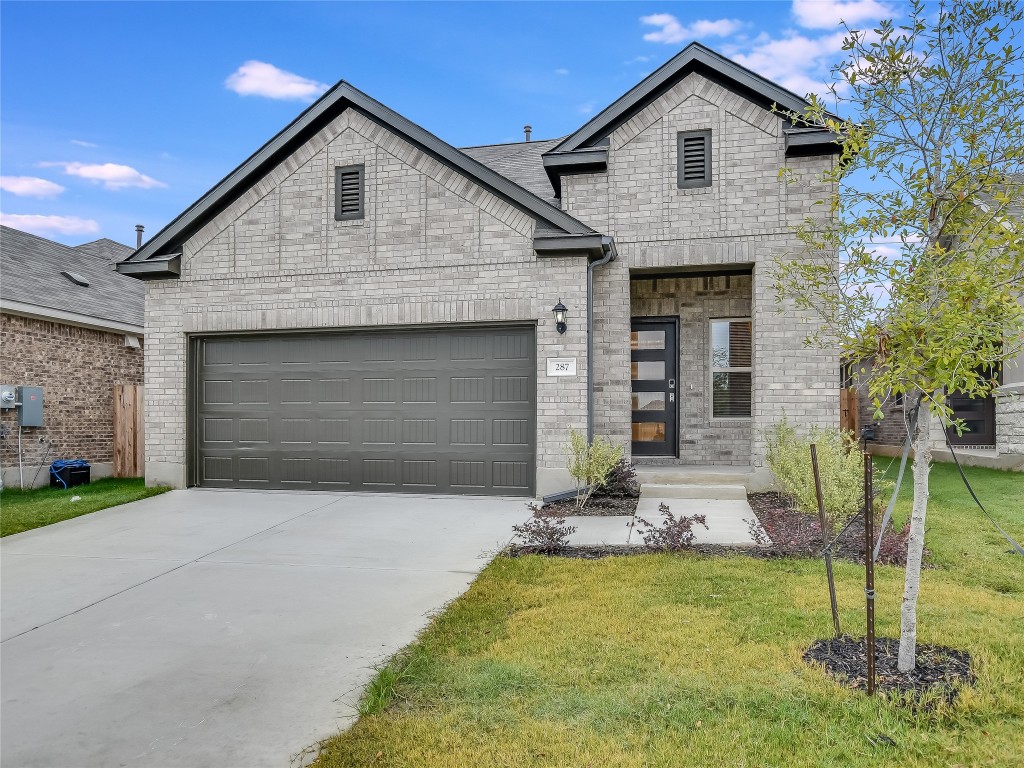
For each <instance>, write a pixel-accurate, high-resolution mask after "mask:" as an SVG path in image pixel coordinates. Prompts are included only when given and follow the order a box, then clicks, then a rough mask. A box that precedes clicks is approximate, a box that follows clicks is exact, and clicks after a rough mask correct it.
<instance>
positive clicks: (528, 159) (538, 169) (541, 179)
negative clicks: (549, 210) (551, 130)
mask: <svg viewBox="0 0 1024 768" xmlns="http://www.w3.org/2000/svg"><path fill="white" fill-rule="evenodd" d="M561 141H562V139H545V140H542V141H519V142H514V143H510V144H487V145H485V146H481V147H462V148H461V151H462V152H463V153H465V154H467V155H469V156H470V157H472V158H473V159H474V160H477V161H479V162H481V163H483V164H484V165H486V166H487V167H488V168H490V169H491V170H494V171H497V172H498V173H500V174H501V175H502V176H504V177H505V178H506V179H510V180H512V181H514V182H515V183H516V184H518V185H519V186H521V187H524V188H526V189H528V190H530V191H531V192H533V194H535V195H537V197H540V198H543V199H544V200H547V201H548V202H550V203H552V204H555V203H554V199H555V191H554V189H552V188H551V179H549V178H548V175H547V174H546V173H545V172H544V160H543V158H542V155H543V154H544V153H545V152H547V151H548V150H551V149H554V148H555V147H556V146H557V145H558V144H559V142H561Z"/></svg>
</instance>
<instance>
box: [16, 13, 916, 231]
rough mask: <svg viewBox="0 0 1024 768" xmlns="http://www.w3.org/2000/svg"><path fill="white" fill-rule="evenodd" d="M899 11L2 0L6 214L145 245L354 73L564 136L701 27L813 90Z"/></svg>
mask: <svg viewBox="0 0 1024 768" xmlns="http://www.w3.org/2000/svg"><path fill="white" fill-rule="evenodd" d="M899 7H900V6H899V2H898V0H891V1H890V0H785V1H781V0H780V1H779V2H771V1H766V2H713V3H711V2H686V3H671V2H647V1H646V0H644V1H643V2H629V3H611V2H603V3H584V2H576V3H554V2H550V3H539V2H536V3H520V2H501V3H498V2H494V3H471V2H462V3H432V2H416V3H376V2H375V3H370V2H360V3H318V2H293V3H270V2H265V3H242V2H230V3H213V2H201V3H200V2H173V3H160V2H113V3H93V2H73V3H57V2H14V1H12V0H5V2H3V4H2V6H0V73H2V75H0V77H2V83H0V86H2V89H0V141H2V148H0V174H2V177H3V179H2V183H0V188H2V191H0V213H2V218H3V222H4V223H5V224H8V225H10V226H14V227H18V228H20V229H27V230H29V231H34V232H36V233H37V234H41V235H43V236H45V237H50V238H52V239H54V240H58V241H60V242H65V243H72V244H74V243H80V242H85V241H87V240H93V239H96V238H98V237H110V238H112V239H115V240H119V241H121V242H125V243H128V244H132V245H133V244H134V225H135V224H136V223H142V224H145V225H146V230H147V233H149V234H155V233H156V232H157V231H158V230H159V229H160V228H161V227H163V226H164V225H165V224H166V223H167V222H168V221H170V220H171V219H173V218H174V217H175V216H176V215H177V214H178V213H180V212H181V211H182V210H184V209H185V208H186V207H187V206H188V205H190V204H191V203H192V202H193V201H194V200H196V199H197V198H198V197H199V196H200V195H202V194H203V193H204V192H205V191H206V190H207V189H209V188H210V187H211V186H212V185H213V184H215V183H216V182H217V181H218V180H220V179H221V178H222V177H223V176H224V175H225V174H227V173H228V172H229V171H230V170H231V169H232V168H234V167H235V166H236V165H238V164H239V163H240V162H242V161H243V160H244V159H245V158H246V157H248V156H249V155H250V154H251V153H252V152H253V151H255V150H256V149H257V148H258V147H259V146H260V145H261V144H263V143H264V142H265V141H266V140H267V139H269V138H270V137H271V136H272V135H273V134H275V133H276V132H277V131H279V130H280V129H281V128H282V127H284V126H285V125H286V124H287V123H288V122H290V121H291V120H292V119H293V118H294V117H295V116H296V115H297V114H298V113H299V112H301V111H302V110H303V109H304V108H305V107H306V106H307V105H308V104H309V103H310V102H311V101H312V100H313V99H314V98H315V97H316V96H317V95H318V94H319V93H320V92H322V90H323V89H324V88H326V87H327V85H328V84H333V83H335V82H337V81H338V80H341V79H344V80H347V81H349V82H350V83H352V84H353V85H355V86H356V87H357V88H360V89H361V90H363V91H365V92H367V93H368V94H370V95H371V96H373V97H374V98H376V99H378V100H379V101H382V102H383V103H384V104H386V105H388V106H389V107H391V108H393V109H395V110H397V111H398V112H401V113H402V114H403V115H405V116H406V117H408V118H410V119H412V120H413V121H415V122H417V123H419V124H420V125H422V126H423V127H425V128H426V129H428V130H430V131H432V132H433V133H435V134H437V135H438V136H440V137H441V138H442V139H444V140H445V141H448V142H449V143H451V144H454V145H455V146H469V145H475V144H490V143H498V142H505V141H518V140H521V138H522V126H523V125H524V124H526V123H529V124H530V125H532V126H533V136H534V138H535V139H542V138H552V137H556V136H562V135H565V134H567V133H569V132H571V131H573V130H574V129H576V128H577V127H579V126H580V125H582V124H583V123H585V122H586V121H587V119H588V118H589V117H590V116H592V115H593V114H596V112H598V111H600V110H601V109H602V108H603V107H605V106H606V105H607V104H609V103H610V102H611V101H613V100H614V99H615V98H617V97H618V96H620V95H621V94H622V93H624V92H625V91H627V90H628V89H629V88H631V87H632V86H633V85H635V84H636V83H637V82H639V81H640V80H642V79H643V77H644V76H646V75H647V74H648V73H650V72H651V71H653V70H654V69H656V68H657V67H658V66H659V65H660V64H662V63H664V62H665V61H667V60H668V59H669V58H671V57H672V56H673V55H674V54H675V53H677V52H678V51H679V50H681V49H682V48H683V47H684V46H685V45H686V44H687V43H688V42H690V41H691V40H694V39H697V40H700V41H701V42H703V43H704V44H706V45H708V46H710V47H712V48H714V49H716V50H718V51H720V52H722V53H724V54H726V55H727V56H730V57H732V58H734V59H736V60H737V61H739V62H740V63H742V64H744V65H745V66H748V67H750V68H751V69H753V70H755V71H757V72H759V73H760V74H762V75H765V76H766V77H769V78H771V79H773V80H775V81H776V82H779V83H781V84H782V85H785V86H787V87H789V88H790V89H791V90H794V91H796V92H798V93H800V94H804V93H806V92H807V91H809V90H819V89H820V88H821V84H822V83H823V82H824V81H826V80H827V79H828V71H829V68H830V67H831V65H832V64H833V63H835V62H836V61H837V60H838V59H839V57H840V55H841V52H840V47H841V44H842V30H841V28H840V26H839V21H840V19H845V20H846V21H848V22H850V23H851V24H854V25H856V26H857V27H861V28H863V27H867V26H873V25H874V23H875V22H877V21H878V20H879V19H880V18H887V17H892V16H897V17H898V16H899Z"/></svg>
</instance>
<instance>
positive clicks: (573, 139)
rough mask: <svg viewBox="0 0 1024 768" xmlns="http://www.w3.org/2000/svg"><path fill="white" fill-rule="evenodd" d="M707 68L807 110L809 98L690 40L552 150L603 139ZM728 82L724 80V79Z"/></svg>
mask: <svg viewBox="0 0 1024 768" xmlns="http://www.w3.org/2000/svg"><path fill="white" fill-rule="evenodd" d="M697 68H703V69H705V70H707V71H709V72H710V73H712V74H716V75H718V76H719V78H721V79H724V80H726V81H730V82H731V83H732V84H734V86H738V88H739V90H741V91H744V92H746V93H745V95H751V96H754V97H756V98H755V100H756V101H760V102H761V103H763V104H769V105H770V104H777V105H778V106H779V107H781V108H782V109H784V110H789V111H791V112H803V110H804V109H805V108H806V107H807V102H806V101H805V100H804V99H802V98H800V97H799V96H797V95H796V94H795V93H793V92H792V91H788V90H786V89H785V88H783V87H781V86H779V85H776V84H775V83H773V82H772V81H770V80H767V79H765V78H763V77H761V76H760V75H758V74H756V73H754V72H751V71H750V70H749V69H747V68H746V67H742V66H740V65H739V64H737V63H736V62H734V61H730V60H729V59H727V58H725V57H724V56H722V55H721V54H719V53H715V52H714V51H712V50H711V49H710V48H707V47H705V46H703V45H701V44H700V43H696V42H695V43H690V44H689V45H688V46H686V48H684V49H683V50H682V51H680V52H679V53H678V54H676V55H675V56H674V57H672V58H671V59H669V60H668V61H667V62H665V63H664V64H663V65H662V66H661V67H659V68H658V69H657V70H655V71H654V72H653V73H651V74H650V75H648V76H647V77H646V78H644V79H643V80H642V81H641V82H640V83H638V84H637V85H636V86H634V87H633V88H632V89H630V90H629V91H627V92H626V93H625V94H623V95H622V96H620V97H619V98H618V99H616V100H615V101H614V102H613V103H612V104H610V105H609V106H608V107H606V108H605V109H603V110H602V111H601V112H600V113H598V115H597V116H596V117H594V119H592V120H590V121H589V122H588V123H587V124H586V125H584V126H582V127H581V128H579V129H578V130H577V131H576V132H575V133H573V134H571V135H570V136H569V137H568V138H566V139H565V140H564V141H562V143H561V144H559V145H558V146H556V147H555V148H554V149H551V150H549V154H554V153H558V152H572V151H574V150H577V149H579V148H581V147H583V146H588V145H592V144H594V143H595V142H596V141H597V140H599V139H603V138H604V137H606V136H607V135H608V134H610V133H611V132H612V131H614V130H615V128H617V127H618V126H620V125H622V124H623V123H624V122H626V121H627V120H629V119H630V118H631V117H633V115H635V114H636V113H637V112H639V111H640V110H641V109H643V108H644V107H645V106H646V105H647V104H648V103H650V102H651V101H653V100H654V99H655V98H657V97H658V96H659V95H661V93H662V92H664V91H665V90H667V89H668V88H670V87H671V86H672V85H674V84H675V83H676V82H677V81H678V80H679V79H680V78H681V77H683V76H684V75H686V74H687V73H688V72H689V71H690V70H691V69H697ZM723 84H724V83H723Z"/></svg>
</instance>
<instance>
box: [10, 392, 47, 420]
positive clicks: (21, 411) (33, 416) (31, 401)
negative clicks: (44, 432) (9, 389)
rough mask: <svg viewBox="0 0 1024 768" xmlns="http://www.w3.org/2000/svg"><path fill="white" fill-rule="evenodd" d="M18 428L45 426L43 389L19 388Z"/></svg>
mask: <svg viewBox="0 0 1024 768" xmlns="http://www.w3.org/2000/svg"><path fill="white" fill-rule="evenodd" d="M16 395H17V401H18V426H19V427H41V426H43V388H42V387H18V390H17V393H16Z"/></svg>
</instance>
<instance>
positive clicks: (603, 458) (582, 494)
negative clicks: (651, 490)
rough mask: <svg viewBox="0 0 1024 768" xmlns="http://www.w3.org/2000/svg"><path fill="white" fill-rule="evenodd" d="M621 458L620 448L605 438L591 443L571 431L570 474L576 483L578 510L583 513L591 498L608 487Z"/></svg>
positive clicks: (581, 434)
mask: <svg viewBox="0 0 1024 768" xmlns="http://www.w3.org/2000/svg"><path fill="white" fill-rule="evenodd" d="M621 458H622V447H621V446H618V445H614V444H613V443H612V442H611V441H610V440H606V439H605V438H603V437H595V438H594V440H593V442H590V443H588V442H587V437H586V435H584V434H583V433H582V432H577V431H576V430H575V429H571V428H570V429H569V474H570V475H572V477H573V478H574V479H575V480H576V489H577V494H576V508H577V509H583V507H585V506H586V504H587V501H589V500H590V496H591V494H593V492H594V491H595V490H596V489H597V488H598V487H600V486H602V485H604V484H605V482H606V481H607V480H608V475H609V474H610V473H611V471H612V469H613V468H614V467H615V465H616V464H617V463H618V462H619V459H621Z"/></svg>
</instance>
